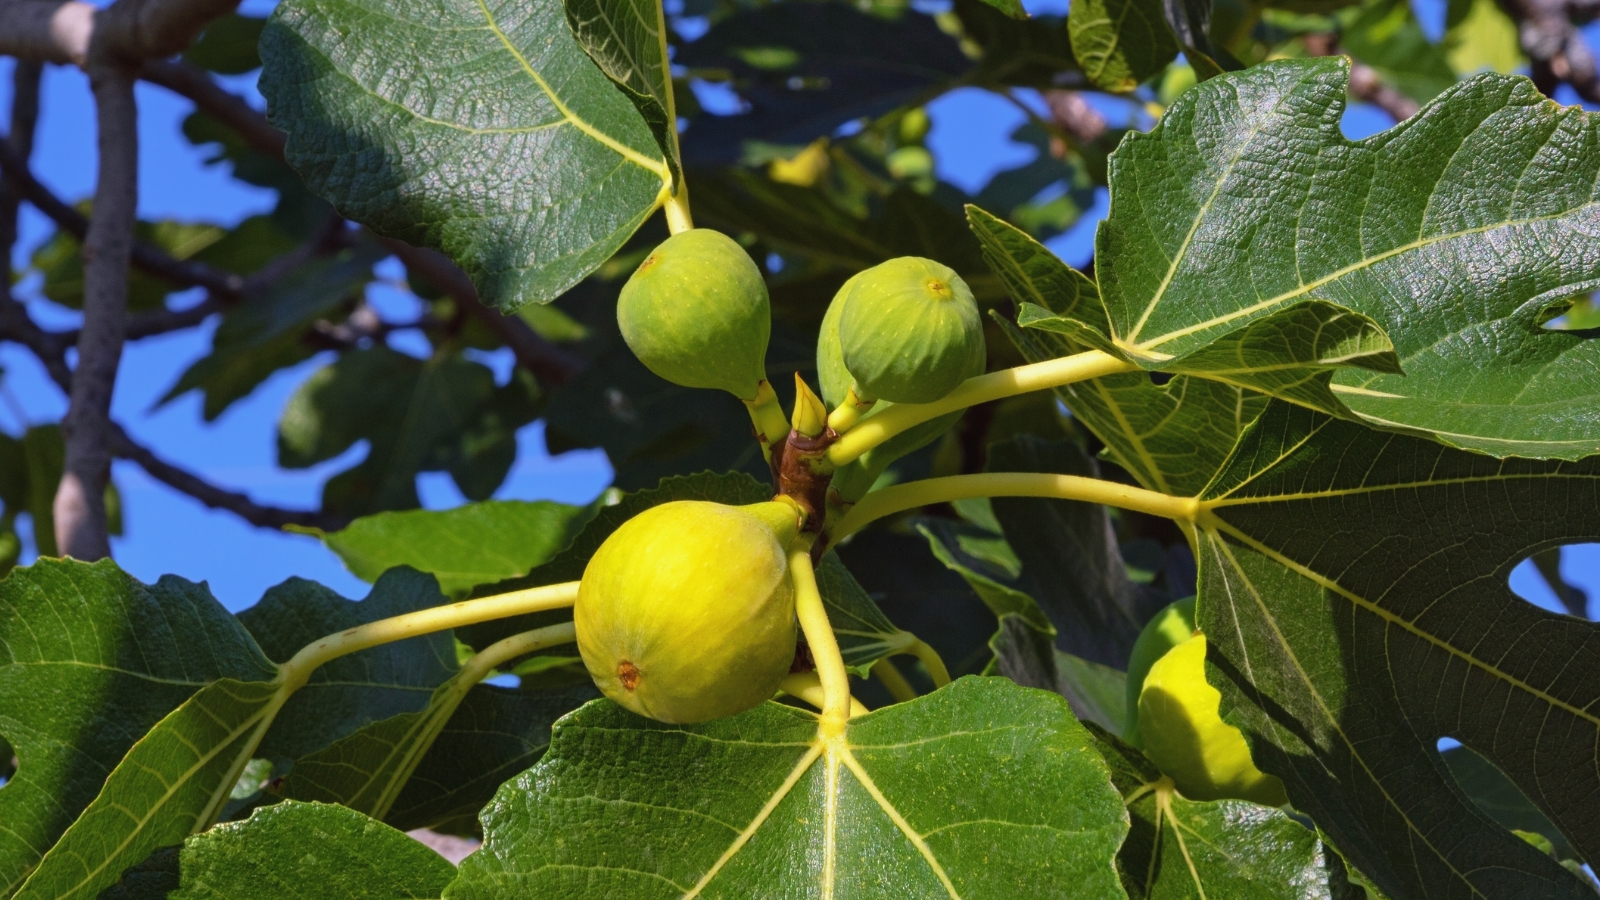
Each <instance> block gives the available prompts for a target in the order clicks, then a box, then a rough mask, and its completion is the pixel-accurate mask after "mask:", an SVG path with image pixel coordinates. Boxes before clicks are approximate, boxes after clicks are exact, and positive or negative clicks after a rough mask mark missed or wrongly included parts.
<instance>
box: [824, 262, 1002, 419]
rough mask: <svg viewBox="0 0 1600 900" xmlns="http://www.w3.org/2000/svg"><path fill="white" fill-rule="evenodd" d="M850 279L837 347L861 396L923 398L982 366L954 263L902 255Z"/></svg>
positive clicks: (975, 324) (974, 317)
mask: <svg viewBox="0 0 1600 900" xmlns="http://www.w3.org/2000/svg"><path fill="white" fill-rule="evenodd" d="M851 281H852V282H853V283H852V284H851V287H850V293H849V295H848V296H846V297H845V298H844V309H843V311H842V312H841V313H840V314H839V348H840V351H841V354H842V356H843V359H844V366H845V369H846V370H848V371H849V372H850V375H851V377H852V378H853V379H854V381H855V385H856V392H857V393H858V394H860V395H861V396H862V398H863V399H873V400H891V401H893V402H895V403H931V402H933V401H935V400H938V399H939V398H940V397H943V396H944V395H945V394H948V393H950V392H951V391H952V390H954V389H955V387H956V385H958V384H960V383H961V382H963V381H965V380H966V379H968V378H970V377H971V376H972V374H973V373H974V371H977V372H982V371H983V365H984V359H985V357H984V352H985V351H984V345H983V323H982V320H981V319H980V318H979V316H978V304H977V301H975V300H973V298H972V290H971V289H970V288H968V287H967V283H966V282H965V281H962V280H961V276H959V275H957V274H956V273H955V270H954V269H951V268H950V267H949V266H946V265H942V264H940V263H936V262H934V261H933V260H931V259H922V258H921V257H916V256H902V257H900V258H899V259H891V260H889V261H888V262H885V263H880V264H878V265H876V266H873V267H872V268H870V269H868V270H867V271H865V272H862V273H861V274H859V275H857V276H856V277H855V278H853V279H851Z"/></svg>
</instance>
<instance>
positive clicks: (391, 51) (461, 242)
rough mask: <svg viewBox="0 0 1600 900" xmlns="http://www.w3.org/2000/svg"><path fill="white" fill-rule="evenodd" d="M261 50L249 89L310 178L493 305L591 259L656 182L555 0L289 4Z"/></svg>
mask: <svg viewBox="0 0 1600 900" xmlns="http://www.w3.org/2000/svg"><path fill="white" fill-rule="evenodd" d="M261 56H262V59H263V61H264V63H265V68H264V69H263V71H262V76H261V92H262V93H263V94H265V95H266V96H267V98H268V104H269V105H268V110H269V113H270V115H271V116H272V119H273V121H274V122H275V123H276V124H277V125H278V126H279V127H281V128H283V129H284V130H285V131H287V132H288V134H289V146H288V151H287V156H288V159H289V162H290V164H291V165H293V166H294V167H295V169H296V170H297V171H299V172H300V173H301V174H302V175H303V176H304V177H305V179H306V183H307V184H308V185H310V187H311V189H312V190H313V191H316V192H317V193H319V194H321V195H323V196H324V197H326V198H328V199H329V200H331V201H333V203H334V205H335V206H337V207H338V208H339V209H340V211H341V212H343V213H344V214H346V215H347V216H349V217H350V218H352V219H355V220H356V221H359V222H361V223H363V224H365V225H367V226H368V227H370V228H373V229H374V230H376V231H378V232H380V233H382V234H385V235H389V236H392V237H397V238H400V239H401V240H405V241H408V242H410V243H413V244H419V245H426V246H430V247H434V248H437V249H439V250H442V251H444V252H445V253H447V254H449V255H450V256H451V257H452V258H454V259H455V260H456V261H457V262H458V263H460V264H461V266H462V267H463V268H465V269H466V271H467V273H468V274H469V275H471V276H472V279H473V281H474V283H476V284H477V286H478V291H479V293H480V294H482V296H483V298H484V300H485V301H487V302H489V303H492V304H494V305H496V306H498V307H500V308H502V309H506V310H511V309H515V308H516V307H518V306H521V305H523V304H524V303H527V302H529V301H533V302H538V303H545V302H549V301H550V300H552V299H554V298H555V297H556V296H558V295H559V294H560V293H561V292H562V291H564V290H566V289H567V288H568V287H571V286H572V285H573V284H574V283H576V282H577V281H578V280H580V279H581V278H583V277H584V276H585V275H587V274H589V272H591V271H593V270H594V269H595V268H597V267H598V266H599V265H600V264H601V263H603V262H604V261H605V260H606V259H607V258H608V257H609V256H611V254H612V253H613V252H615V251H616V250H617V248H618V247H620V246H622V243H623V242H624V241H626V240H627V239H628V237H629V236H630V235H632V234H633V232H634V230H635V229H636V228H638V227H639V225H640V223H641V222H643V221H644V219H645V217H646V216H648V215H649V214H650V212H651V211H652V210H653V209H654V208H655V206H656V202H657V199H658V197H659V195H660V194H661V192H662V189H663V187H664V185H665V184H666V183H667V181H668V170H667V166H666V163H665V162H663V161H662V158H661V152H660V149H659V148H658V147H657V146H656V141H655V139H654V137H653V136H652V135H651V131H650V128H649V127H648V126H647V125H646V123H645V121H644V119H643V118H642V117H641V116H640V115H639V112H638V110H637V109H635V108H634V107H633V105H632V104H631V103H629V102H628V100H627V98H625V97H624V96H623V95H622V94H621V93H619V92H618V90H617V89H616V87H615V86H614V85H612V83H611V82H610V81H609V80H608V79H607V78H606V77H605V75H604V74H603V73H601V72H600V70H599V69H598V68H596V67H595V65H594V63H592V62H590V60H589V59H588V57H586V56H585V55H584V53H583V50H581V49H580V48H579V47H578V44H577V42H576V41H575V40H574V39H573V38H572V33H571V31H569V30H568V27H567V22H566V14H565V12H564V11H563V9H562V5H561V3H560V2H559V0H535V2H533V3H513V4H506V3H500V2H489V0H484V2H478V3H467V4H459V3H456V4H451V3H443V2H438V0H404V2H398V3H396V2H376V0H294V2H289V3H284V4H281V5H279V6H278V7H277V9H276V10H275V11H274V12H273V16H272V19H271V20H270V21H269V22H268V24H267V28H266V31H265V32H264V33H263V34H262V36H261Z"/></svg>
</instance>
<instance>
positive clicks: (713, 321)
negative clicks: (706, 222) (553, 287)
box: [617, 228, 772, 400]
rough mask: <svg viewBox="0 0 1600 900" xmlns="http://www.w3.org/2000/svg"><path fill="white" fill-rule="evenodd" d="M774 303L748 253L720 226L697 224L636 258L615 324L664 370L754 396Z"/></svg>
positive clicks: (670, 376) (682, 381)
mask: <svg viewBox="0 0 1600 900" xmlns="http://www.w3.org/2000/svg"><path fill="white" fill-rule="evenodd" d="M771 307H772V305H771V301H770V300H768V298H767V285H766V282H765V281H763V280H762V278H761V270H760V269H757V268H756V264H755V262H754V261H752V260H751V259H750V254H748V253H746V252H744V248H743V247H741V246H739V245H738V243H736V242H735V241H734V240H733V239H732V238H730V237H728V236H727V235H725V234H723V233H722V232H720V231H713V230H711V229H709V228H694V229H690V230H689V231H683V232H679V233H678V234H675V235H673V236H672V237H669V238H667V239H666V240H664V241H662V242H661V243H660V244H659V245H658V246H657V247H656V248H655V249H654V250H652V251H651V252H650V255H649V256H648V257H646V258H645V261H644V262H642V263H640V264H639V268H638V269H637V270H635V271H634V273H633V276H632V277H630V278H629V279H628V283H627V284H625V285H623V287H622V295H621V296H620V297H618V298H617V324H618V325H620V326H622V339H623V340H625V341H627V342H628V347H629V349H631V350H633V353H634V355H635V356H637V357H639V361H640V362H642V363H644V364H645V366H646V367H647V368H649V369H650V371H652V372H654V373H656V374H657V375H660V376H661V377H662V378H665V379H666V380H668V381H670V382H672V383H673V384H679V385H683V386H684V387H694V388H719V389H721V390H724V391H727V392H728V393H730V394H733V395H734V396H736V397H738V398H739V399H741V400H750V399H752V398H754V397H755V395H756V388H757V387H758V386H759V385H760V384H761V381H762V380H763V379H764V378H766V358H767V340H768V338H769V337H771V334H772V308H771Z"/></svg>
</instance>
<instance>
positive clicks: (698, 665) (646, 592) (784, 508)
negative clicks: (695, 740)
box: [573, 498, 800, 723]
mask: <svg viewBox="0 0 1600 900" xmlns="http://www.w3.org/2000/svg"><path fill="white" fill-rule="evenodd" d="M799 524H800V518H799V511H798V509H797V507H796V506H795V505H794V504H793V503H792V502H790V501H787V500H785V499H782V498H780V499H779V500H774V501H770V502H767V503H757V504H753V505H750V506H727V505H724V504H720V503H711V502H707V501H701V500H679V501H674V502H671V503H663V504H661V505H660V506H654V507H651V508H650V509H647V510H645V511H644V512H642V513H640V514H638V515H637V516H634V517H633V518H632V519H630V520H628V521H627V522H626V523H624V524H623V526H622V527H621V528H618V529H617V530H616V531H615V532H613V533H612V534H611V536H610V537H608V538H606V540H605V542H604V543H603V544H601V545H600V549H599V550H597V551H596V552H595V554H594V556H593V557H592V558H591V559H590V560H589V564H588V566H587V567H586V568H585V569H584V572H583V579H582V581H581V582H580V583H579V586H578V601H577V604H576V606H575V607H574V609H573V618H574V625H575V626H576V629H577V635H578V652H579V653H580V654H581V655H582V657H583V662H584V665H585V666H586V667H587V668H588V670H589V674H590V676H591V677H593V679H594V682H595V685H596V686H597V687H599V688H600V690H601V692H603V693H604V694H605V695H606V696H607V697H609V698H611V699H612V700H614V701H616V702H617V703H618V704H620V705H622V706H624V707H626V708H627V709H629V710H632V711H633V712H636V713H638V714H640V715H643V716H648V717H650V718H652V719H657V720H659V721H662V722H673V723H688V722H704V721H708V720H710V719H718V718H722V717H723V716H731V715H734V714H735V713H740V712H743V711H745V710H747V709H750V708H752V707H754V706H756V705H758V704H760V703H762V702H763V701H765V700H768V699H771V698H772V696H773V694H775V693H776V692H777V690H778V686H779V684H780V683H781V682H782V681H783V679H784V676H786V675H788V674H789V668H790V666H791V664H792V663H793V662H794V652H795V635H796V625H795V606H794V587H793V584H792V582H791V580H790V577H789V561H788V547H789V544H790V543H791V542H792V541H793V540H794V539H795V537H796V535H798V533H799Z"/></svg>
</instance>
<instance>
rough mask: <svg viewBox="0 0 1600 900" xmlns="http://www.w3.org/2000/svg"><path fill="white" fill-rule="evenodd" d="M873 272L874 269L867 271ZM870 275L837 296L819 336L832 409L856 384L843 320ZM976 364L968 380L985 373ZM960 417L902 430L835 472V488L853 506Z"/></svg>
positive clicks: (881, 406) (877, 409) (880, 405)
mask: <svg viewBox="0 0 1600 900" xmlns="http://www.w3.org/2000/svg"><path fill="white" fill-rule="evenodd" d="M870 271H872V270H870V269H868V270H867V272H870ZM867 272H858V273H856V274H855V275H854V276H852V277H851V278H850V280H849V281H846V282H845V283H844V286H843V287H841V288H839V291H838V293H836V294H834V295H833V302H832V303H830V304H829V305H828V311H827V313H826V314H824V315H823V317H822V332H821V333H820V334H819V335H818V337H817V381H818V382H819V383H820V385H821V387H822V399H823V400H824V401H826V402H827V404H828V406H829V408H837V407H838V406H839V404H841V403H843V402H844V401H845V395H846V394H847V393H848V392H849V390H850V385H851V384H852V383H853V382H854V379H852V378H851V377H850V371H849V370H848V369H846V368H845V367H844V350H843V348H842V347H841V346H840V342H839V319H840V316H841V315H842V314H843V313H844V304H845V299H846V298H848V297H849V296H850V292H851V290H853V289H854V287H855V285H856V283H857V282H858V281H859V280H860V279H861V277H862V276H863V275H866V274H867ZM973 363H974V364H973V365H972V368H970V369H969V370H968V371H967V373H966V375H965V376H964V378H971V377H972V376H974V375H982V374H983V359H982V358H978V359H976V360H974V361H973ZM891 406H894V404H893V403H891V402H890V401H888V400H879V401H878V402H877V403H876V404H875V405H874V406H873V407H872V409H870V410H869V411H868V412H867V413H866V415H865V416H863V417H862V418H863V419H866V418H869V417H871V416H875V415H878V414H879V413H882V412H883V411H884V410H886V409H888V408H889V407H891ZM960 418H961V411H959V410H958V411H956V412H953V413H948V414H946V415H943V416H940V417H939V418H937V419H932V420H930V421H927V422H923V423H922V424H920V425H915V426H913V427H911V428H908V429H906V430H905V431H902V432H901V433H899V434H897V435H895V436H894V437H892V438H890V439H889V440H887V441H885V442H884V443H882V444H880V445H878V446H877V447H874V448H872V449H871V450H868V451H867V452H866V453H865V454H863V455H862V457H861V458H860V459H858V460H856V461H855V462H853V463H851V464H850V465H848V466H845V467H844V468H842V469H840V470H838V471H837V472H835V473H834V479H833V487H834V488H836V489H837V490H838V491H839V492H840V494H841V495H843V496H844V498H845V499H846V500H848V501H850V502H852V503H853V502H855V501H856V500H859V499H861V497H862V496H863V495H865V494H866V493H867V491H868V489H870V488H871V487H872V485H873V483H874V482H876V481H877V479H878V476H879V475H881V474H882V473H883V471H884V470H885V469H887V468H888V467H889V465H890V464H891V463H893V462H894V461H895V460H897V459H899V458H900V457H902V456H905V455H906V454H907V453H911V452H913V451H916V450H920V449H922V448H923V447H925V446H927V445H928V444H931V443H933V442H934V441H935V440H937V439H938V438H939V435H941V434H944V433H945V432H946V431H949V430H950V427H951V426H952V425H954V424H955V423H956V422H957V421H958V420H959V419H960Z"/></svg>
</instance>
